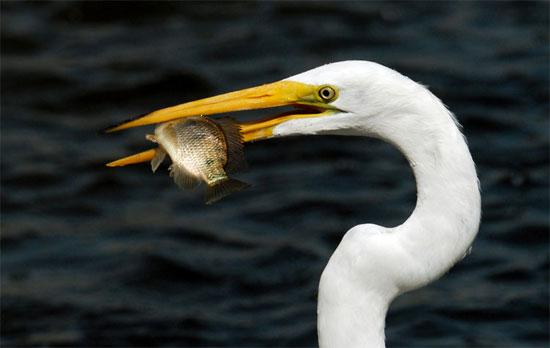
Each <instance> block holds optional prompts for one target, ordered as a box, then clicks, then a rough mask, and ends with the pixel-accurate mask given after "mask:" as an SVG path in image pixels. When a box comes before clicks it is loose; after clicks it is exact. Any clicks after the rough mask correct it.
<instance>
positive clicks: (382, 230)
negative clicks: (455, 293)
mask: <svg viewBox="0 0 550 348" xmlns="http://www.w3.org/2000/svg"><path fill="white" fill-rule="evenodd" d="M288 80H289V81H297V82H302V83H307V84H317V85H322V84H330V85H334V86H337V87H338V88H339V91H340V94H339V97H338V99H337V100H335V101H334V102H333V103H332V104H333V105H334V106H336V107H337V108H338V109H339V110H340V112H338V113H336V114H334V115H331V116H329V117H318V118H301V119H293V120H290V121H287V122H284V123H281V124H280V125H278V126H276V127H275V128H274V130H273V135H274V136H279V137H281V136H287V135H295V134H340V135H351V136H371V137H376V138H380V139H383V140H385V141H387V142H389V143H391V144H393V145H394V146H396V147H397V148H398V149H399V150H400V151H401V152H402V153H403V154H404V155H405V156H406V158H407V160H408V161H409V163H410V164H411V167H412V170H413V172H414V176H415V178H416V184H417V202H416V208H415V209H414V212H413V213H412V214H411V216H410V217H409V218H408V219H407V220H406V221H405V222H404V223H403V224H401V225H399V226H397V227H393V228H386V227H381V226H377V225H372V224H364V225H358V226H355V227H353V228H352V229H350V230H349V231H348V232H347V233H346V234H345V235H344V237H343V238H342V241H341V242H340V244H339V246H338V248H337V249H336V250H335V251H334V253H333V255H332V256H331V258H330V260H329V262H328V264H327V266H326V267H325V269H324V271H323V274H322V276H321V281H320V284H319V299H318V310H317V312H318V321H317V323H318V333H319V345H320V347H322V348H327V347H330V348H341V347H348V348H353V347H384V321H385V316H386V312H387V310H388V307H389V305H390V303H391V302H392V300H393V299H394V298H395V297H396V296H398V295H400V294H402V293H404V292H406V291H409V290H413V289H416V288H419V287H422V286H424V285H426V284H427V283H429V282H431V281H433V280H435V279H437V278H438V277H440V276H441V275H442V274H443V273H445V272H446V271H447V270H448V269H449V268H450V267H452V266H453V265H454V264H455V263H456V262H457V261H459V260H460V259H461V258H462V257H463V256H464V255H465V253H466V252H467V250H468V249H469V247H470V245H471V243H472V242H473V240H474V238H475V236H476V233H477V231H478V226H479V221H480V211H481V206H480V194H479V187H478V186H479V185H478V179H477V175H476V170H475V165H474V162H473V160H472V157H471V155H470V152H469V150H468V147H467V145H466V142H465V139H464V137H463V135H462V134H461V132H460V130H459V128H458V126H457V122H456V121H455V119H454V117H453V115H452V114H451V113H450V112H449V111H448V110H447V109H446V108H445V106H444V105H443V104H442V103H441V101H440V100H439V99H438V98H436V97H435V96H434V95H433V94H431V93H430V92H429V91H428V89H426V88H425V87H424V86H422V85H420V84H418V83H415V82H413V81H412V80H410V79H409V78H407V77H405V76H403V75H401V74H399V73H397V72H396V71H394V70H391V69H389V68H386V67H384V66H381V65H379V64H376V63H371V62H365V61H346V62H339V63H333V64H328V65H324V66H321V67H319V68H316V69H313V70H310V71H307V72H305V73H302V74H299V75H296V76H293V77H290V78H288Z"/></svg>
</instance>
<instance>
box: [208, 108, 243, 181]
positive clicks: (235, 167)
mask: <svg viewBox="0 0 550 348" xmlns="http://www.w3.org/2000/svg"><path fill="white" fill-rule="evenodd" d="M215 123H216V124H217V125H218V126H219V127H220V128H221V129H222V131H223V134H224V136H225V142H226V144H227V163H226V164H225V167H224V169H225V170H226V171H227V172H229V173H235V172H238V171H243V170H246V169H247V167H248V166H247V164H246V159H245V157H244V145H243V138H242V135H241V132H240V128H239V125H238V124H237V122H235V120H234V119H232V118H230V117H224V118H221V119H219V120H216V121H215Z"/></svg>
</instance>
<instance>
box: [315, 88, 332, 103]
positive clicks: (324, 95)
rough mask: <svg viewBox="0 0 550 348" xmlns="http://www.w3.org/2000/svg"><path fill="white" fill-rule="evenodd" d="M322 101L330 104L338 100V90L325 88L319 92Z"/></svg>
mask: <svg viewBox="0 0 550 348" xmlns="http://www.w3.org/2000/svg"><path fill="white" fill-rule="evenodd" d="M317 94H318V95H319V98H321V100H323V101H326V102H329V101H332V100H334V99H336V90H335V89H334V88H333V87H331V86H323V87H321V88H319V90H318V91H317Z"/></svg>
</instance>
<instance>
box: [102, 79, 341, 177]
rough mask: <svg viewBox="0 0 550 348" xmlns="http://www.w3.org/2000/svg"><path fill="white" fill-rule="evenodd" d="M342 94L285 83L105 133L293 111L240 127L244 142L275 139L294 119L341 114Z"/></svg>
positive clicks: (333, 89)
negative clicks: (277, 109) (273, 110)
mask: <svg viewBox="0 0 550 348" xmlns="http://www.w3.org/2000/svg"><path fill="white" fill-rule="evenodd" d="M338 93H339V91H338V88H337V87H335V86H331V85H311V84H306V83H302V82H297V81H289V80H282V81H277V82H274V83H270V84H265V85H261V86H257V87H251V88H246V89H243V90H239V91H235V92H229V93H225V94H220V95H217V96H214V97H209V98H204V99H199V100H196V101H191V102H188V103H184V104H179V105H175V106H172V107H167V108H164V109H160V110H156V111H153V112H151V113H148V114H145V115H142V116H139V117H136V118H134V119H131V120H128V121H125V122H123V123H121V124H118V125H115V126H112V127H109V128H107V129H106V130H105V131H106V132H107V133H111V132H116V131H120V130H124V129H128V128H133V127H139V126H145V125H150V124H155V123H163V122H168V121H172V120H177V119H182V118H187V117H193V116H213V115H216V114H221V113H228V112H236V111H245V110H259V109H267V108H275V107H292V108H293V110H291V111H286V112H283V113H280V114H277V115H275V116H271V117H266V118H263V119H260V120H255V121H249V122H244V123H240V124H239V127H240V131H241V135H242V138H243V141H244V142H251V141H258V140H263V139H268V138H271V137H273V136H274V129H275V128H276V127H277V126H278V125H280V124H282V123H285V122H288V121H290V120H295V119H302V118H314V117H323V116H328V115H331V114H333V113H335V112H337V111H339V110H338V108H337V107H335V106H334V105H333V104H332V102H333V101H335V100H336V99H337V98H338ZM151 153H152V152H147V151H146V152H143V153H141V154H137V155H133V156H129V157H126V158H132V161H130V162H125V161H124V159H121V160H118V161H114V162H111V163H109V164H107V165H108V166H120V165H126V164H133V163H139V162H135V161H137V160H139V161H140V162H143V161H145V160H147V158H148V157H150V156H151Z"/></svg>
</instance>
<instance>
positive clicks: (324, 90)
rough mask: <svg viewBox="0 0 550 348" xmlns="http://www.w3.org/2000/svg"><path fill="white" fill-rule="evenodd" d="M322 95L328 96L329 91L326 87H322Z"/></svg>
mask: <svg viewBox="0 0 550 348" xmlns="http://www.w3.org/2000/svg"><path fill="white" fill-rule="evenodd" d="M323 96H324V97H325V98H328V97H330V91H329V90H328V89H323Z"/></svg>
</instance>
